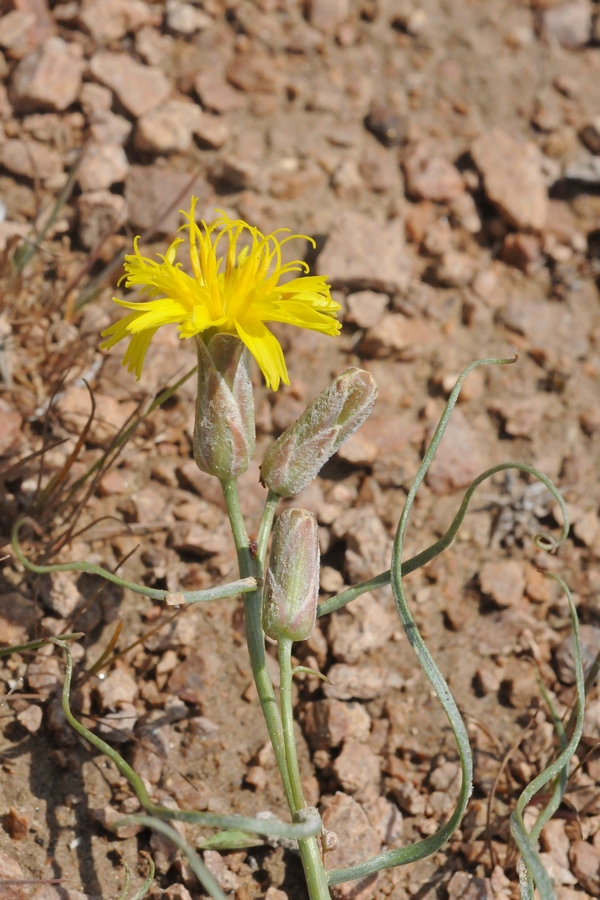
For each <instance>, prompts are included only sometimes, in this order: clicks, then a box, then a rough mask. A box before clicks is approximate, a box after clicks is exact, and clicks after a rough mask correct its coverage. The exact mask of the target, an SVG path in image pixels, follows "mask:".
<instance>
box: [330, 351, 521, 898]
mask: <svg viewBox="0 0 600 900" xmlns="http://www.w3.org/2000/svg"><path fill="white" fill-rule="evenodd" d="M514 361H515V360H514V359H480V360H476V361H475V362H473V363H471V365H469V366H467V368H466V369H465V370H464V371H463V372H462V373H461V375H460V376H459V378H458V380H457V382H456V384H455V386H454V389H453V390H452V393H451V394H450V397H449V398H448V402H447V403H446V406H445V409H444V412H443V413H442V417H441V419H440V421H439V424H438V426H437V428H436V430H435V432H434V435H433V438H432V440H431V443H430V445H429V447H428V448H427V451H426V453H425V456H424V458H423V461H422V463H421V465H420V466H419V470H418V472H417V474H416V477H415V480H414V482H413V484H412V486H411V488H410V490H409V492H408V496H407V498H406V502H405V504H404V507H403V509H402V514H401V516H400V521H399V523H398V529H397V531H396V537H395V540H394V547H393V550H392V566H391V569H390V579H391V585H392V591H393V593H394V600H395V602H396V608H397V610H398V613H399V615H400V619H401V621H402V625H403V626H404V630H405V632H406V636H407V637H408V640H409V642H410V644H411V646H412V648H413V650H414V651H415V654H416V656H417V659H418V660H419V663H420V665H421V668H422V669H423V671H424V672H425V674H426V675H427V678H428V679H429V681H430V682H431V684H432V686H433V689H434V690H435V692H436V694H437V696H438V698H439V700H440V703H441V704H442V707H443V709H444V712H445V713H446V715H447V717H448V721H449V722H450V727H451V728H452V732H453V734H454V737H455V740H456V743H457V745H458V752H459V757H460V765H461V770H462V782H461V787H460V792H459V796H458V800H457V803H456V807H455V809H454V812H453V813H452V815H451V816H450V818H449V820H448V821H447V822H446V824H445V825H444V826H442V828H440V829H439V831H437V832H436V833H435V834H433V835H431V836H430V837H428V838H425V839H424V840H422V841H417V842H416V843H415V844H412V845H411V846H409V847H401V848H400V849H398V850H387V851H386V852H385V853H380V854H379V855H378V856H375V857H373V858H372V859H370V860H368V861H367V862H364V863H361V864H360V865H358V866H350V867H349V868H347V869H336V870H334V871H332V872H330V873H329V884H331V885H333V884H340V883H341V882H343V881H353V880H354V879H356V878H364V877H365V876H366V875H371V874H373V873H374V872H379V871H380V870H381V869H387V868H390V867H391V866H399V865H404V864H406V863H408V862H414V861H416V860H418V859H424V858H425V857H426V856H430V855H431V854H432V853H435V851H436V850H438V849H439V848H440V847H441V846H442V844H444V843H445V842H446V841H447V840H448V838H449V837H450V836H451V834H452V833H453V832H454V831H455V830H456V828H457V827H458V825H459V823H460V820H461V819H462V816H463V813H464V811H465V808H466V805H467V802H468V800H469V797H470V795H471V790H472V781H473V758H472V756H471V748H470V746H469V738H468V735H467V729H466V728H465V725H464V722H463V720H462V717H461V715H460V712H459V711H458V707H457V705H456V702H455V700H454V698H453V696H452V694H451V693H450V690H449V688H448V685H447V684H446V681H445V680H444V677H443V675H442V673H441V672H440V670H439V669H438V667H437V666H436V664H435V662H434V660H433V657H432V656H431V654H430V652H429V650H428V649H427V647H426V645H425V642H424V641H423V638H422V637H421V635H420V634H419V630H418V628H417V624H416V622H415V620H414V619H413V617H412V615H411V612H410V610H409V608H408V604H407V601H406V596H405V594H404V588H403V586H402V575H403V569H402V549H403V546H404V535H405V532H406V527H407V524H408V517H409V515H410V511H411V508H412V505H413V502H414V499H415V496H416V493H417V491H418V489H419V487H420V485H421V483H422V481H423V479H424V477H425V474H426V472H427V470H428V468H429V466H430V465H431V462H432V460H433V457H434V455H435V452H436V450H437V448H438V446H439V444H440V441H441V440H442V437H443V436H444V432H445V430H446V427H447V425H448V420H449V419H450V415H451V413H452V410H453V409H454V406H455V404H456V401H457V400H458V395H459V394H460V390H461V388H462V385H463V382H464V380H465V378H466V377H467V375H468V374H469V372H471V371H472V370H473V369H475V368H478V367H479V366H485V365H507V364H509V363H512V362H514ZM463 503H464V501H463ZM467 506H468V502H467ZM465 511H466V509H465ZM463 516H464V514H463ZM457 527H458V526H457Z"/></svg>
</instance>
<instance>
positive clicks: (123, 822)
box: [114, 815, 227, 900]
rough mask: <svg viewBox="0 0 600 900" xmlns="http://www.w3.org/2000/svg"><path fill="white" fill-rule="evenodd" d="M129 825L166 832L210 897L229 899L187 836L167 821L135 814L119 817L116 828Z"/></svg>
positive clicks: (214, 899) (217, 899)
mask: <svg viewBox="0 0 600 900" xmlns="http://www.w3.org/2000/svg"><path fill="white" fill-rule="evenodd" d="M128 825H145V826H146V827H147V828H152V829H153V830H154V831H159V832H160V833H161V834H164V836H165V837H167V838H169V840H170V841H172V842H173V843H174V844H175V846H176V847H178V848H179V849H180V850H181V852H182V853H183V855H184V856H185V858H186V859H187V861H188V863H189V864H190V869H191V870H192V872H193V873H194V875H195V876H196V878H197V879H198V881H199V882H200V884H201V885H202V887H203V888H204V890H205V891H206V893H207V894H208V895H209V897H212V898H213V900H227V896H226V894H224V893H223V891H222V890H221V888H220V887H219V885H218V884H217V882H216V881H215V878H214V876H213V875H212V873H211V872H209V871H208V869H207V868H206V865H205V864H204V863H203V862H202V860H201V859H200V857H199V856H198V854H197V853H196V851H195V850H194V848H193V847H191V846H190V845H189V844H188V842H187V841H186V840H185V838H183V837H182V836H181V835H180V834H179V832H178V831H175V829H174V828H173V827H172V826H171V825H167V823H166V822H161V820H160V819H157V818H156V817H155V816H144V815H134V816H127V817H126V818H124V819H119V821H118V822H115V824H114V828H125V827H126V826H128Z"/></svg>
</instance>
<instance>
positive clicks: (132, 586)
mask: <svg viewBox="0 0 600 900" xmlns="http://www.w3.org/2000/svg"><path fill="white" fill-rule="evenodd" d="M27 521H28V520H27V519H19V520H18V522H16V523H15V526H14V528H13V531H12V537H11V543H12V551H13V553H14V555H15V557H16V558H17V559H18V560H19V562H20V563H21V564H22V565H24V566H25V568H26V569H28V570H29V571H30V572H35V573H37V574H38V575H45V574H47V573H49V572H85V573H86V574H87V575H99V576H100V578H104V579H105V580H106V581H110V582H112V584H116V585H118V586H119V587H122V588H127V589H128V590H130V591H133V592H134V593H135V594H142V595H143V596H144V597H150V598H151V599H152V600H167V601H171V605H173V598H175V599H176V600H177V604H178V605H184V604H189V603H212V602H213V601H214V600H223V599H224V598H226V597H236V596H237V595H238V594H246V593H248V591H254V590H256V579H255V578H253V577H249V578H241V579H239V580H238V581H232V582H230V583H229V584H218V585H216V586H215V587H212V588H207V589H206V590H204V591H181V592H180V593H179V592H178V593H177V594H174V593H173V591H161V590H158V588H149V587H146V586H145V585H143V584H136V583H135V582H133V581H126V580H125V579H124V578H119V576H118V575H115V574H114V572H111V571H110V570H109V569H104V568H103V567H102V566H97V565H95V563H87V562H68V563H54V564H53V565H48V566H38V565H36V564H35V563H32V562H31V560H29V559H27V557H26V556H25V554H24V553H23V551H22V550H21V547H20V545H19V532H20V530H21V528H22V527H23V525H25V524H26V523H27Z"/></svg>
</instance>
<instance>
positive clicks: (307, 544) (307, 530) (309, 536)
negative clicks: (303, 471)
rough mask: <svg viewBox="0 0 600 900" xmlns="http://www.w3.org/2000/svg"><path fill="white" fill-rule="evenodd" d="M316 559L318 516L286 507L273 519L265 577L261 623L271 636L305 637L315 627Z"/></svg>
mask: <svg viewBox="0 0 600 900" xmlns="http://www.w3.org/2000/svg"><path fill="white" fill-rule="evenodd" d="M319 560H320V553H319V533H318V525H317V520H316V519H315V517H314V516H313V514H312V513H310V512H308V510H306V509H286V510H285V511H284V512H282V514H281V515H280V516H279V518H278V519H277V521H276V522H275V528H274V529H273V543H272V545H271V556H270V559H269V568H268V569H267V574H266V577H265V591H264V598H263V612H262V625H263V630H264V632H265V634H268V636H269V637H270V638H273V640H278V639H279V638H289V639H290V640H292V641H304V640H306V638H307V637H308V636H309V635H310V633H311V632H312V630H313V628H314V627H315V620H316V616H317V601H318V598H319Z"/></svg>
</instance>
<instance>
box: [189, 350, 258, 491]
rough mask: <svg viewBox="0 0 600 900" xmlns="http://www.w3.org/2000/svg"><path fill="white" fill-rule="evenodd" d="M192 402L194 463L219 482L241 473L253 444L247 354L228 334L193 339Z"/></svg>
mask: <svg viewBox="0 0 600 900" xmlns="http://www.w3.org/2000/svg"><path fill="white" fill-rule="evenodd" d="M196 345H197V348H198V399H197V405H196V422H195V425H194V459H195V460H196V464H197V466H198V468H199V469H202V471H203V472H207V473H208V474H209V475H216V477H217V478H219V479H221V480H223V479H228V478H237V477H238V476H240V475H241V474H242V473H243V472H245V471H246V469H247V468H248V465H249V463H250V460H251V458H252V454H253V453H254V448H255V445H256V429H255V426H254V395H253V391H252V381H251V379H250V353H249V351H248V349H247V348H246V347H245V346H244V344H243V343H242V342H241V340H240V339H239V338H238V337H236V336H235V335H233V334H215V335H214V337H212V338H211V339H210V340H209V341H208V344H205V342H204V340H203V339H202V338H201V337H197V338H196Z"/></svg>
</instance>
